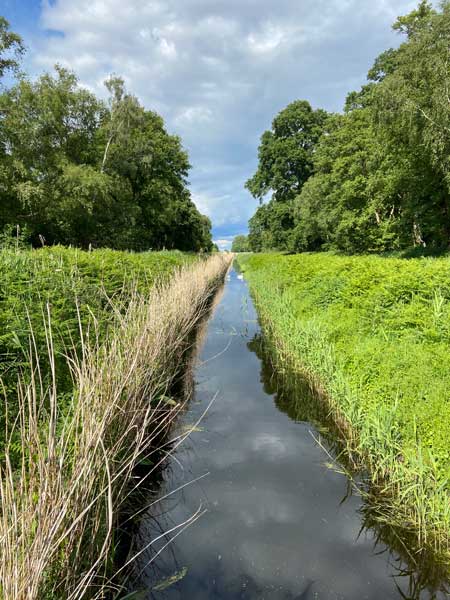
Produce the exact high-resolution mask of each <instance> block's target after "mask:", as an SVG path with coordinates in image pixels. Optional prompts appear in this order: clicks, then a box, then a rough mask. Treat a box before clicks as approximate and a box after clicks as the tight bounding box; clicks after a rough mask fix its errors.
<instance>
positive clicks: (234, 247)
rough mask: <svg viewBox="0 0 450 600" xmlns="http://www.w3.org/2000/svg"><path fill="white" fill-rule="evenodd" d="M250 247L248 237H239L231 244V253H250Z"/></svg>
mask: <svg viewBox="0 0 450 600" xmlns="http://www.w3.org/2000/svg"><path fill="white" fill-rule="evenodd" d="M249 251H250V246H249V243H248V238H247V236H246V235H237V236H235V238H234V239H233V243H232V244H231V252H249Z"/></svg>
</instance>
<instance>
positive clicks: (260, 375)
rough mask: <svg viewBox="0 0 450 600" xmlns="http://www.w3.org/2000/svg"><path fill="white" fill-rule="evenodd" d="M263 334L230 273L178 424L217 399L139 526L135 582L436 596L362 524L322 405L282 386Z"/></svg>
mask: <svg viewBox="0 0 450 600" xmlns="http://www.w3.org/2000/svg"><path fill="white" fill-rule="evenodd" d="M259 335H260V329H259V326H258V323H257V319H256V314H255V311H254V307H253V305H252V302H251V299H250V297H249V294H248V289H247V285H246V283H245V281H242V280H240V279H238V278H237V276H236V273H234V272H232V273H231V275H230V279H229V281H228V282H227V284H226V287H225V290H224V295H223V298H222V300H221V302H220V304H219V305H218V306H217V308H216V310H215V313H214V315H213V318H212V319H211V320H210V322H209V324H208V328H207V333H206V336H205V340H204V346H203V349H202V352H201V355H200V364H199V366H198V367H197V369H196V372H195V379H196V383H195V393H194V398H193V400H192V402H191V405H190V408H189V410H188V411H187V412H186V413H185V415H184V416H183V417H182V419H180V423H179V428H178V431H179V432H180V431H183V430H185V429H186V427H188V426H189V425H192V424H193V423H196V422H197V420H198V419H199V417H200V416H201V415H202V414H203V413H204V411H205V409H206V408H207V407H208V406H209V405H210V403H211V400H212V399H213V398H215V400H214V402H213V403H212V405H211V406H209V408H208V410H207V413H206V415H205V417H204V418H203V420H202V423H201V426H200V427H198V428H196V430H195V431H194V432H193V433H192V435H191V437H190V438H189V440H188V441H187V442H186V443H185V444H183V445H182V446H181V447H180V448H179V449H178V450H177V452H176V453H175V455H174V456H173V457H172V458H171V459H170V461H169V462H168V465H167V468H166V470H165V472H164V477H163V479H164V482H163V484H162V486H161V488H160V492H159V493H160V496H161V500H160V502H159V503H158V504H157V505H155V506H153V508H152V509H151V510H149V511H148V512H147V513H146V514H145V516H144V518H142V520H141V522H140V525H139V531H138V535H137V536H136V538H135V540H134V548H135V549H137V548H138V549H140V551H141V555H140V557H139V560H138V561H137V562H136V563H135V573H134V579H133V582H132V586H131V587H130V590H132V589H134V590H139V589H140V590H142V592H143V595H142V598H147V599H160V598H167V599H169V600H176V599H189V600H190V599H191V598H192V599H195V600H206V599H208V600H209V599H218V600H219V599H220V600H232V599H233V600H234V599H238V598H239V599H249V600H250V599H252V600H253V599H258V600H260V599H270V600H300V599H302V600H307V599H311V598H321V599H327V600H338V599H345V600H362V599H366V600H381V599H383V600H389V599H392V600H394V599H397V600H398V598H401V597H402V595H403V597H406V598H407V597H411V598H414V599H416V600H417V599H419V598H420V599H421V600H422V599H429V598H432V597H433V595H432V594H430V593H428V591H423V592H420V591H418V592H414V594H415V595H412V596H411V595H410V596H408V594H410V589H409V587H410V585H409V581H406V580H405V579H403V578H401V577H398V575H399V570H398V565H396V563H394V562H393V558H392V556H391V555H390V554H389V552H387V551H386V552H385V545H384V544H383V543H382V542H381V543H378V544H377V538H376V535H375V534H374V533H373V531H372V530H370V529H367V528H365V527H364V522H363V520H362V518H361V514H360V511H361V509H362V506H363V505H362V502H361V499H360V498H358V497H357V496H355V495H350V496H349V497H348V499H347V501H346V502H344V503H341V501H342V499H343V497H345V496H346V495H347V494H348V480H347V479H346V478H345V477H344V476H342V475H340V474H338V473H336V472H334V471H332V470H330V469H327V468H326V467H325V466H324V460H325V455H324V452H323V450H322V448H321V447H320V446H318V444H317V443H316V441H315V437H314V436H316V437H317V436H318V435H319V434H318V430H317V428H316V427H315V426H314V423H319V422H320V420H321V419H320V414H319V412H318V410H319V409H318V407H317V403H316V404H314V403H313V402H310V401H309V400H308V398H309V396H308V395H307V394H306V391H307V390H306V389H305V390H302V393H301V394H300V393H298V394H295V395H293V396H291V394H290V393H288V392H287V391H286V390H287V387H286V386H285V387H282V386H280V385H279V383H280V382H279V381H276V380H275V376H274V374H273V373H271V372H270V369H269V365H268V364H267V361H265V359H264V356H263V354H262V347H261V340H260V338H259V337H258V336H259ZM213 357H215V358H213ZM296 389H297V392H298V389H299V388H296ZM304 392H305V393H304ZM204 509H207V512H206V513H205V514H203V516H202V517H201V518H199V519H197V520H195V522H193V523H192V524H190V520H192V519H193V516H195V515H198V514H200V513H201V512H202V511H203V510H204ZM187 525H189V526H187ZM169 542H170V543H169ZM380 552H384V554H380ZM436 597H438V596H436ZM441 597H444V596H441Z"/></svg>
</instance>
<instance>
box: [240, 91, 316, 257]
mask: <svg viewBox="0 0 450 600" xmlns="http://www.w3.org/2000/svg"><path fill="white" fill-rule="evenodd" d="M326 119H327V113H326V112H325V111H324V110H320V109H319V110H313V109H312V108H311V105H310V104H309V102H306V101H305V100H298V101H296V102H292V103H291V104H289V105H288V106H287V107H286V108H285V109H284V110H282V111H281V112H280V113H279V114H278V115H277V116H276V117H275V119H274V120H273V123H272V129H271V130H270V131H266V132H264V133H263V135H262V137H261V144H260V146H259V151H258V155H259V164H258V169H257V171H256V173H255V174H254V175H253V177H252V178H251V179H249V180H248V181H247V183H246V187H247V189H248V190H249V191H250V192H251V194H252V195H253V196H254V197H255V198H257V199H258V200H259V201H260V202H261V201H262V200H263V198H264V197H265V196H266V195H267V194H269V192H271V191H272V192H273V195H272V198H271V199H270V201H269V202H268V203H266V204H262V205H261V206H260V207H259V208H258V209H257V210H256V213H255V215H254V216H253V217H252V218H251V219H250V234H249V242H250V246H251V248H252V250H255V251H259V250H262V249H268V248H283V249H285V248H288V247H289V246H290V233H291V230H292V228H293V226H294V220H293V211H292V203H293V200H294V199H295V197H296V196H297V195H298V194H299V193H300V192H301V190H302V188H303V185H304V184H305V182H306V181H307V180H308V178H309V177H310V176H311V175H312V173H313V171H314V152H315V147H316V144H317V142H318V141H319V139H320V137H321V135H322V133H323V127H324V124H325V122H326Z"/></svg>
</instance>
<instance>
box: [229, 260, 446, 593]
mask: <svg viewBox="0 0 450 600" xmlns="http://www.w3.org/2000/svg"><path fill="white" fill-rule="evenodd" d="M239 263H240V265H241V267H242V268H243V269H244V272H245V274H246V277H247V279H248V280H249V283H250V287H251V291H252V294H253V296H254V298H255V302H256V305H257V308H258V313H259V317H260V320H261V324H262V328H263V331H264V335H265V338H266V340H267V342H268V345H269V348H270V350H271V357H272V361H273V362H274V365H275V367H276V368H277V369H278V370H279V371H284V372H286V373H287V376H292V375H294V376H295V375H297V376H298V377H300V378H304V379H306V380H307V381H309V384H310V387H311V390H312V392H313V394H314V395H315V397H316V399H317V401H318V402H321V403H322V404H323V407H324V409H325V413H326V417H327V418H328V417H331V419H332V421H333V423H334V433H335V435H337V436H338V438H339V441H340V443H341V448H342V451H343V457H345V460H346V462H347V464H349V465H350V467H351V468H352V469H356V470H359V471H362V472H363V473H364V477H363V481H364V484H365V485H363V486H362V487H360V491H361V492H362V493H363V494H364V495H365V496H366V498H367V499H368V500H370V502H369V505H370V509H368V510H370V517H369V518H368V519H367V520H368V521H370V522H371V524H372V525H373V524H375V523H376V524H378V525H379V526H380V527H382V528H384V530H385V531H386V527H387V528H389V529H390V531H391V532H393V534H394V535H395V536H397V539H396V544H395V547H396V548H397V549H399V550H400V551H401V553H402V554H403V556H404V557H406V558H407V559H408V560H409V562H410V564H412V565H413V566H415V567H416V568H419V569H421V568H424V569H426V570H427V571H428V575H427V577H428V580H427V581H428V582H429V583H430V582H431V586H432V587H434V586H438V585H442V581H443V580H444V581H445V580H447V581H448V580H450V481H449V467H450V464H449V461H448V445H447V444H448V442H447V444H446V442H445V440H446V439H447V440H448V431H449V417H450V414H449V413H450V410H449V405H448V400H447V395H446V394H445V393H443V391H444V389H445V383H446V382H447V381H448V378H449V376H450V372H449V370H447V369H446V365H447V363H446V362H445V361H446V358H445V356H446V354H445V352H444V351H446V352H447V353H448V350H449V341H448V338H447V330H446V327H447V325H446V322H445V316H446V315H447V311H448V310H449V301H448V299H447V296H448V290H446V289H445V287H444V285H447V286H448V282H447V279H448V275H447V273H448V264H449V263H448V259H442V260H441V261H440V262H439V261H437V262H436V263H434V262H433V261H432V260H431V259H430V260H428V261H418V260H416V261H401V260H399V259H395V260H392V259H389V260H387V259H383V258H376V257H373V258H368V257H355V258H344V257H336V256H331V255H323V254H322V255H300V256H296V257H286V256H280V255H265V256H247V257H242V258H241V257H239ZM421 278H424V280H425V283H423V281H422V279H421ZM396 286H398V287H397V289H396ZM399 287H400V289H398V288H399ZM424 288H425V289H424ZM438 293H439V297H440V298H442V300H441V302H440V317H439V319H438V320H436V317H435V312H434V313H433V310H434V311H435V309H433V306H434V304H435V303H436V297H437V295H438ZM399 296H400V298H399ZM411 304H413V306H411ZM428 312H429V313H431V314H428ZM413 317H414V318H413ZM427 319H428V321H427ZM383 320H384V322H383ZM387 321H389V328H388V326H387V324H386V322H387ZM431 326H434V329H431ZM439 331H440V336H439V337H438V333H437V332H439ZM413 336H414V337H415V339H414V337H413ZM427 338H428V339H427ZM430 338H431V340H430ZM364 352H365V355H364ZM441 356H442V358H443V360H442V361H441V360H440V357H441ZM418 358H419V360H418ZM396 364H398V365H399V366H401V368H402V371H400V372H395V371H394V368H393V367H394V366H395V365H396ZM433 369H434V377H430V375H431V373H432V372H433ZM386 373H390V374H391V375H390V379H387V377H386ZM433 411H434V412H433ZM446 436H447V437H446ZM448 441H450V440H448ZM444 585H445V584H444Z"/></svg>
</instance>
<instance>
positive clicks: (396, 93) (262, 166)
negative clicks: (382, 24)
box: [247, 0, 450, 253]
mask: <svg viewBox="0 0 450 600" xmlns="http://www.w3.org/2000/svg"><path fill="white" fill-rule="evenodd" d="M394 30H396V31H398V32H399V33H400V34H401V35H403V36H404V38H406V39H405V41H404V42H403V43H402V44H401V45H400V46H399V48H397V49H395V50H394V49H389V50H387V51H386V52H383V53H382V54H381V55H380V56H379V57H378V58H377V59H376V60H375V63H374V66H373V68H372V69H371V70H370V71H369V73H368V83H367V85H365V86H363V87H362V89H361V90H360V91H358V92H352V93H350V94H349V95H348V97H347V101H346V105H345V109H344V113H343V114H334V115H328V117H326V115H325V113H324V111H321V110H313V109H312V108H311V106H310V105H309V103H308V102H305V101H296V102H293V103H292V104H290V105H289V106H288V107H287V108H285V109H284V110H282V111H281V112H280V113H279V114H278V115H277V116H276V117H275V119H274V121H273V124H272V129H271V130H270V131H266V132H265V133H264V134H263V136H262V138H261V145H260V147H259V165H258V170H257V172H256V174H255V175H254V176H253V177H252V178H251V179H250V180H249V181H248V182H247V187H248V189H249V190H250V192H251V193H252V194H253V195H254V196H255V197H256V198H259V199H260V200H261V201H262V200H263V199H265V198H266V196H267V195H268V194H269V193H271V192H272V197H271V199H270V200H269V201H268V202H265V203H264V204H262V205H261V206H260V207H259V208H258V209H257V211H256V213H255V215H254V216H253V217H252V218H251V219H250V222H249V244H250V248H251V250H253V251H255V252H258V251H261V250H274V249H277V250H290V251H294V252H298V251H304V250H319V249H322V250H330V249H333V250H340V251H344V252H346V253H355V252H357V253H359V252H382V251H386V250H399V249H405V248H410V247H414V246H415V247H421V248H423V247H425V246H426V247H427V248H430V247H431V248H433V249H434V250H436V249H440V248H448V246H449V244H450V214H449V198H450V177H449V174H450V171H449V169H450V163H449V156H450V129H449V127H448V123H449V120H450V103H449V101H448V100H449V99H448V89H449V84H450V68H449V64H448V44H449V39H450V2H449V1H448V0H445V1H444V2H443V3H442V5H441V8H440V9H438V10H436V9H434V8H432V6H431V4H430V3H429V2H427V1H425V0H423V1H422V2H420V4H419V6H418V8H417V9H416V10H414V11H412V12H411V13H410V14H408V15H406V16H404V17H399V18H398V20H397V21H396V23H395V24H394Z"/></svg>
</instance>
